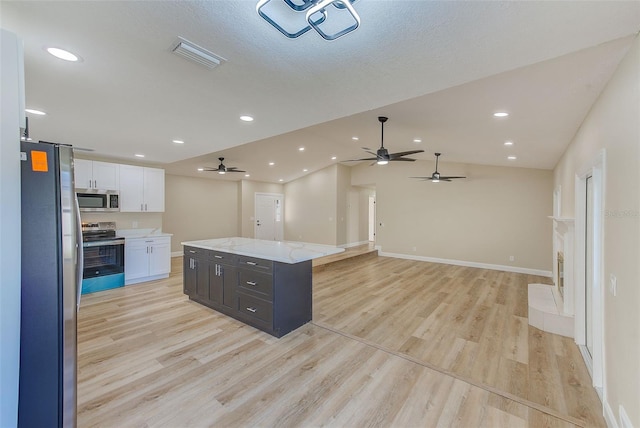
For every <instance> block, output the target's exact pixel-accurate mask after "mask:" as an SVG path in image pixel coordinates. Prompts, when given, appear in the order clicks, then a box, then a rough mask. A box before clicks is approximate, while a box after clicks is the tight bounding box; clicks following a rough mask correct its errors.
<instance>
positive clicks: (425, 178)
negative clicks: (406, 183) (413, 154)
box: [409, 177, 431, 180]
mask: <svg viewBox="0 0 640 428" xmlns="http://www.w3.org/2000/svg"><path fill="white" fill-rule="evenodd" d="M409 178H418V179H420V180H431V177H409Z"/></svg>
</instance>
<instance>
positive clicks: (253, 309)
mask: <svg viewBox="0 0 640 428" xmlns="http://www.w3.org/2000/svg"><path fill="white" fill-rule="evenodd" d="M247 310H248V311H249V312H251V313H254V314H255V313H256V311H257V309H256V308H247Z"/></svg>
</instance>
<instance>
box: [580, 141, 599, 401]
mask: <svg viewBox="0 0 640 428" xmlns="http://www.w3.org/2000/svg"><path fill="white" fill-rule="evenodd" d="M605 168H606V152H605V149H601V150H599V151H598V152H597V153H596V154H595V155H594V156H593V158H592V159H591V161H589V162H587V163H586V164H585V165H583V167H582V168H580V169H578V172H577V173H576V175H575V241H574V249H575V251H574V254H576V257H575V258H574V273H575V276H574V278H575V290H574V291H575V294H574V297H575V305H574V309H575V329H576V331H575V335H574V337H575V341H576V344H578V345H586V328H585V318H586V313H585V309H584V306H585V299H586V297H585V292H584V284H585V276H584V275H585V261H584V257H579V256H578V255H579V254H584V253H585V245H586V244H585V239H584V230H585V215H586V214H585V205H586V190H585V189H586V185H585V183H586V179H587V176H589V175H591V176H592V179H593V193H594V210H593V211H594V216H593V217H594V218H593V225H594V230H593V256H594V261H595V263H594V264H593V299H592V304H593V308H592V320H593V326H592V327H593V339H594V343H593V355H592V358H593V361H592V371H591V379H592V385H593V387H594V388H595V389H596V391H599V392H598V393H599V395H600V397H601V399H602V401H603V405H604V403H605V402H606V398H607V391H606V389H605V386H606V374H605V370H604V368H605V366H606V361H605V341H604V299H605V282H604V218H603V214H604V201H605V189H606V187H605V176H606V174H605ZM587 355H588V354H585V353H583V357H585V356H587ZM585 363H586V364H587V365H588V364H589V362H588V358H585Z"/></svg>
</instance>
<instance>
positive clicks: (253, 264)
mask: <svg viewBox="0 0 640 428" xmlns="http://www.w3.org/2000/svg"><path fill="white" fill-rule="evenodd" d="M247 264H248V265H251V266H257V265H258V263H256V262H247Z"/></svg>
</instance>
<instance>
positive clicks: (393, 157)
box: [345, 116, 424, 165]
mask: <svg viewBox="0 0 640 428" xmlns="http://www.w3.org/2000/svg"><path fill="white" fill-rule="evenodd" d="M387 120H389V118H388V117H384V116H378V121H379V122H380V148H379V149H378V150H377V151H376V153H374V152H372V151H371V149H369V148H367V147H363V150H364V151H366V152H367V153H369V154H370V155H373V156H375V157H374V158H363V159H351V160H347V161H345V162H356V161H363V160H372V161H375V162H374V163H372V164H371V165H375V164H378V165H386V164H388V163H389V162H390V161H403V162H414V161H415V159H411V158H405V157H404V156H408V155H413V154H416V153H422V152H424V150H409V151H406V152H398V153H389V151H388V150H387V149H385V147H384V124H385V122H386V121H387Z"/></svg>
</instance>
